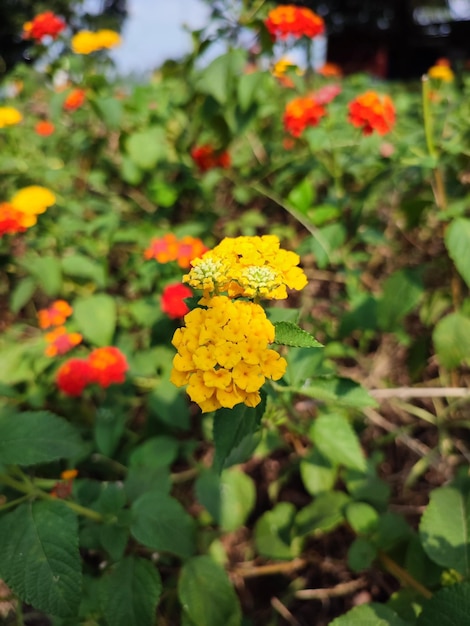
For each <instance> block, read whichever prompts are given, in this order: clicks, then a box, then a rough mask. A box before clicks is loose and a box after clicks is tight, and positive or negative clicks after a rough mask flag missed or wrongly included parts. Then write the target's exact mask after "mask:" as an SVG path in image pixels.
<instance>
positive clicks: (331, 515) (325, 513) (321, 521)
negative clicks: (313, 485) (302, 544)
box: [295, 491, 351, 535]
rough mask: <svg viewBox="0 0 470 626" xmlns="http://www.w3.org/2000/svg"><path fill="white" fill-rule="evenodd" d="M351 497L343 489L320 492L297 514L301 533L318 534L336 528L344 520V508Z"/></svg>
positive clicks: (297, 522) (297, 523) (297, 524)
mask: <svg viewBox="0 0 470 626" xmlns="http://www.w3.org/2000/svg"><path fill="white" fill-rule="evenodd" d="M350 501H351V498H350V497H349V496H348V495H347V494H345V493H343V492H342V491H328V492H327V493H321V494H319V495H318V496H317V497H316V498H315V500H314V501H313V502H312V504H308V505H307V506H305V507H304V508H303V509H300V511H299V512H298V513H297V515H296V519H295V524H296V526H297V529H298V534H299V535H307V534H310V533H313V534H315V535H316V534H318V533H325V532H330V531H332V530H334V529H335V528H336V527H337V526H339V525H340V524H342V523H343V522H344V509H345V507H346V505H347V504H348V503H349V502H350Z"/></svg>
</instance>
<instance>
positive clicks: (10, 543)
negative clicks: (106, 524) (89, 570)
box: [0, 502, 82, 617]
mask: <svg viewBox="0 0 470 626" xmlns="http://www.w3.org/2000/svg"><path fill="white" fill-rule="evenodd" d="M0 551H1V553H2V562H1V564H0V575H1V576H2V579H3V580H5V582H6V583H7V585H9V586H10V587H11V588H12V589H13V591H14V592H15V593H17V594H18V595H19V596H20V597H21V598H23V599H24V600H25V602H28V603H29V604H32V605H33V606H35V607H37V608H38V609H39V610H42V611H45V612H46V613H50V614H52V615H58V616H61V617H67V616H73V615H75V614H76V611H77V607H78V603H79V601H80V595H79V591H80V587H81V577H82V572H81V564H80V557H79V553H78V523H77V516H76V515H75V514H74V513H73V512H72V511H71V510H70V509H69V508H67V506H66V505H65V504H63V503H62V502H29V503H27V504H21V505H20V506H18V507H17V508H16V509H15V510H14V511H12V512H10V513H8V514H6V515H4V516H2V518H1V519H0ZM77 592H78V593H77Z"/></svg>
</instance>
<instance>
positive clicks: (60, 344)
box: [44, 326, 82, 356]
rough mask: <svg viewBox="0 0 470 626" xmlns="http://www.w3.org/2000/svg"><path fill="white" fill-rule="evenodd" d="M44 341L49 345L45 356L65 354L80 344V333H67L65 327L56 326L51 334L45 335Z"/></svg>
mask: <svg viewBox="0 0 470 626" xmlns="http://www.w3.org/2000/svg"><path fill="white" fill-rule="evenodd" d="M45 339H46V341H47V343H48V344H49V345H48V346H47V347H46V349H45V351H44V354H45V355H46V356H57V355H62V354H66V353H67V352H69V351H70V350H71V349H72V348H74V347H75V346H78V344H79V343H81V342H82V336H81V335H80V333H68V332H67V330H66V329H65V326H58V327H57V328H54V330H52V331H51V332H49V333H46V337H45Z"/></svg>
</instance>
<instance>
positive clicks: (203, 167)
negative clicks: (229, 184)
mask: <svg viewBox="0 0 470 626" xmlns="http://www.w3.org/2000/svg"><path fill="white" fill-rule="evenodd" d="M191 157H192V159H193V161H194V163H196V165H197V167H198V168H199V170H200V171H201V172H207V170H212V169H214V168H215V167H222V168H224V169H227V168H229V167H230V163H231V159H230V154H229V153H228V152H227V151H216V150H215V148H214V147H213V146H211V144H209V143H206V144H204V145H202V146H194V148H192V150H191Z"/></svg>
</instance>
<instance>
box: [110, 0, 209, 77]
mask: <svg viewBox="0 0 470 626" xmlns="http://www.w3.org/2000/svg"><path fill="white" fill-rule="evenodd" d="M128 11H129V17H128V18H127V20H126V22H125V23H124V28H123V31H122V36H123V43H122V44H121V46H120V47H119V48H116V50H115V51H114V52H113V54H112V56H113V58H114V60H115V62H116V64H117V68H118V70H119V71H120V72H121V73H124V74H127V73H130V72H133V73H141V72H146V71H148V70H151V69H152V68H154V67H158V66H159V65H161V64H162V63H163V61H165V60H166V59H172V58H179V57H181V56H182V55H184V54H186V53H187V52H189V51H190V50H191V46H192V43H191V36H190V34H189V33H188V32H185V31H184V28H183V25H186V26H188V27H189V28H190V30H196V29H198V28H202V27H203V26H205V25H206V24H207V21H208V14H209V8H208V5H207V4H205V3H204V2H203V1H202V0H128Z"/></svg>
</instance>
